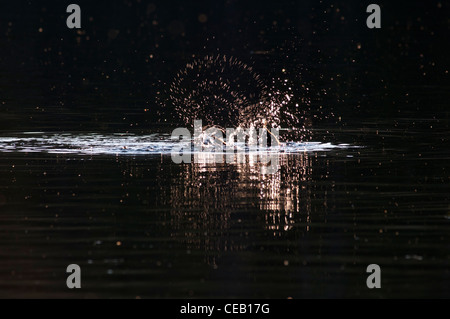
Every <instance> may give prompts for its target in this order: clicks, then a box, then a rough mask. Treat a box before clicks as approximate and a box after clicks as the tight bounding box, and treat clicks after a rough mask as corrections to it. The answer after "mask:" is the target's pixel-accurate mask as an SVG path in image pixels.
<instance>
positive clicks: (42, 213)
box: [0, 0, 450, 298]
mask: <svg viewBox="0 0 450 319" xmlns="http://www.w3.org/2000/svg"><path fill="white" fill-rule="evenodd" d="M77 3H78V4H80V6H81V7H82V12H83V20H82V26H83V27H82V29H81V30H71V29H68V28H66V27H65V21H66V18H67V14H66V6H67V5H68V4H69V3H65V2H64V1H61V2H58V4H56V2H55V1H44V0H42V1H37V0H29V1H14V2H8V3H7V5H6V2H5V3H4V4H3V5H0V298H21V297H27V298H28V297H33V298H48V297H58V298H65V297H82V298H95V297H97V298H98V297H100V298H103V297H108V298H110V297H111V298H120V297H124V298H136V297H141V298H219V297H225V298H288V297H292V298H305V297H313V298H327V297H329V298H346V297H371V298H372V297H373V298H390V297H392V298H419V297H425V298H449V297H450V270H449V269H450V268H449V266H450V241H449V240H450V235H449V230H450V165H449V163H450V150H449V146H450V143H449V132H450V126H449V124H450V113H449V110H450V109H449V101H450V89H449V88H450V81H449V73H448V71H449V66H450V55H449V54H448V52H449V41H448V39H449V36H448V35H449V34H450V24H449V20H448V17H449V12H450V7H449V5H448V3H447V2H445V1H438V2H434V1H429V2H428V1H408V2H406V1H405V2H402V1H398V2H397V1H396V2H395V3H394V2H392V1H381V0H380V1H379V3H380V5H381V6H382V10H383V13H382V17H383V18H382V19H383V20H382V28H381V29H377V30H370V29H368V28H367V27H366V25H365V20H366V18H367V14H366V6H367V5H368V3H365V2H361V1H355V2H354V3H353V4H350V2H349V1H339V0H336V1H331V0H330V1H320V2H318V1H277V2H276V3H275V2H272V1H245V2H244V1H234V0H230V1H225V2H220V1H213V2H211V1H196V2H195V4H194V3H193V4H191V3H189V4H188V3H187V2H186V3H182V2H178V3H176V2H174V1H164V2H161V1H154V3H150V4H149V3H148V2H145V1H128V0H124V1H122V0H117V1H96V2H92V1H81V0H80V1H78V2H77ZM205 19H206V20H205ZM225 55H226V56H232V57H234V59H236V61H242V63H243V64H245V65H246V68H245V71H246V72H247V71H248V70H249V67H251V68H252V71H251V72H255V74H258V76H259V77H258V79H259V80H260V81H261V82H264V85H265V89H264V93H267V94H272V93H274V94H275V92H278V93H279V94H280V96H284V95H285V93H286V92H289V94H292V97H289V98H286V100H288V102H289V103H288V104H287V105H286V107H287V108H288V109H289V110H290V112H291V113H292V114H295V115H297V116H298V117H302V121H303V122H300V123H299V125H302V124H305V126H307V128H308V131H310V133H311V134H310V135H311V138H312V140H311V141H312V142H318V143H319V142H320V143H329V144H327V145H334V146H337V145H339V144H348V145H347V146H344V147H338V148H329V147H327V148H312V149H311V148H309V149H308V150H306V151H301V150H298V151H297V152H295V153H293V154H280V170H279V171H278V173H276V174H274V175H267V176H262V175H261V174H260V167H259V164H257V163H251V162H250V161H248V162H246V163H245V164H211V163H210V164H205V163H204V164H200V163H199V164H184V165H176V164H174V163H173V162H172V160H171V157H170V155H169V154H168V152H160V153H159V152H146V148H145V147H144V148H143V149H140V146H139V143H141V142H142V141H141V140H140V138H141V137H145V136H147V137H148V136H161V135H158V134H161V133H165V134H170V133H171V132H172V130H173V129H174V128H176V127H178V126H179V125H180V123H179V122H176V120H175V117H174V114H173V113H174V105H172V106H171V105H167V104H170V103H165V102H167V101H171V99H170V94H171V93H170V92H169V91H170V90H169V88H171V86H170V85H171V83H173V82H171V81H172V80H173V78H174V77H175V75H176V74H177V72H179V71H180V70H183V68H186V65H187V63H190V62H192V60H193V59H194V58H195V59H198V58H200V59H202V57H205V56H225ZM233 61H234V60H233ZM239 65H241V64H239ZM247 66H248V67H247ZM199 69H200V68H199ZM224 69H226V68H225V67H224ZM209 70H212V71H211V72H212V73H213V76H212V77H211V79H213V83H215V84H214V85H215V86H208V85H206V86H203V87H202V90H198V86H196V85H195V84H196V82H195V79H196V78H197V74H190V73H189V74H187V75H186V76H185V78H183V81H181V80H180V81H179V82H176V83H175V84H176V85H179V86H180V87H176V89H178V93H179V92H184V93H186V92H187V93H188V94H189V92H190V90H193V89H197V94H196V95H195V94H194V95H193V96H194V98H192V100H189V101H188V102H189V104H186V107H187V109H186V110H184V113H183V114H188V115H189V114H190V108H192V107H195V105H197V104H196V103H197V99H198V100H199V101H201V102H202V103H204V104H205V105H207V106H209V107H212V108H213V107H215V106H216V105H215V104H214V105H209V104H208V103H209V102H210V101H213V102H214V101H216V102H217V101H222V100H221V99H223V98H227V99H229V100H227V101H226V102H228V104H229V105H234V104H233V103H234V102H236V101H234V100H233V98H236V96H237V95H236V94H231V93H235V92H231V89H228V88H229V87H231V86H229V85H228V86H224V85H223V83H225V82H226V81H228V80H230V79H231V80H230V81H231V82H229V83H231V84H233V85H232V86H233V87H237V88H239V90H237V89H236V90H237V91H238V93H239V96H238V98H239V101H240V102H241V103H242V99H241V97H246V95H247V94H248V95H249V96H251V97H253V99H257V98H259V96H258V93H261V92H258V87H251V88H250V89H249V91H254V92H246V89H245V90H244V89H242V88H243V87H244V88H246V87H247V86H248V85H247V86H245V85H244V86H243V85H242V84H245V83H242V81H243V80H242V79H239V74H240V73H239V72H243V71H242V70H243V69H239V68H238V69H237V70H234V71H233V72H234V73H233V72H231V71H230V72H228V73H227V70H221V71H219V72H216V70H215V69H214V65H213V66H212V67H210V69H209ZM198 72H201V71H198ZM193 73H194V72H193ZM236 74H237V75H236ZM201 75H202V76H203V78H205V79H206V80H208V79H210V74H201ZM251 75H252V76H253V75H254V74H253V73H251ZM223 79H225V80H223ZM234 80H235V82H233V81H234ZM259 80H258V81H259ZM221 81H224V82H223V83H222V82H221ZM240 81H241V82H240ZM186 83H187V84H186ZM205 83H206V82H205ZM247 84H248V83H247ZM183 85H185V86H186V87H184V86H183ZM288 87H289V88H290V89H288ZM216 89H217V90H219V89H223V91H221V92H223V93H224V94H222V95H221V94H216V93H217V92H216ZM286 90H288V91H286ZM250 93H251V94H250ZM172 94H173V92H172ZM255 94H256V95H255ZM217 95H220V96H217ZM224 96H225V97H224ZM183 98H185V95H183V94H181V93H179V96H175V97H172V101H177V102H178V101H182V100H183ZM236 100H237V98H236ZM297 105H298V106H297ZM176 106H177V107H182V106H183V105H176ZM225 111H226V110H225ZM263 113H264V112H263ZM182 124H183V123H182ZM30 132H31V133H32V134H29V133H30ZM33 132H34V133H33ZM25 133H28V134H25ZM117 133H126V134H134V136H135V137H136V139H135V140H133V143H134V144H133V145H132V147H133V150H137V151H136V152H130V151H129V148H130V145H129V144H127V146H128V148H127V151H125V148H124V147H123V146H124V145H121V142H120V141H119V142H118V143H116V144H117V145H116V144H115V143H112V142H111V141H115V140H114V139H110V140H108V139H107V138H106V139H103V138H98V136H113V134H117ZM55 134H56V136H58V141H59V142H61V140H65V142H64V143H66V144H64V143H63V144H64V145H63V146H61V144H58V143H59V142H58V143H56V142H55V140H54V139H53V140H52V141H51V143H50V141H49V140H48V139H43V140H39V141H37V142H36V141H34V142H30V140H26V137H27V136H31V137H36V136H42V135H46V136H55ZM92 134H97V135H95V136H97V137H96V138H95V141H96V143H99V144H98V145H97V146H98V147H100V148H101V147H103V146H105V144H104V143H106V144H108V143H109V144H108V145H107V147H106V149H107V151H105V152H103V151H99V148H98V147H97V148H96V149H95V150H96V151H92V152H90V151H89V150H87V149H86V146H89V143H91V142H92V139H91V137H92V136H93V135H92ZM152 134H156V135H152ZM80 136H83V138H78V139H75V138H74V137H80ZM100 139H102V141H100ZM67 141H68V142H67ZM296 142H302V141H300V140H297V141H296ZM27 143H31V146H33V147H31V148H30V144H27ZM33 143H34V144H33ZM36 143H37V144H36ZM67 143H68V144H67ZM111 144H114V145H111ZM36 145H37V146H38V147H36ZM67 145H69V146H70V149H71V151H68V148H67ZM99 145H100V146H99ZM59 147H61V148H62V149H63V150H61V149H60V148H59ZM79 148H82V149H83V151H77V150H79ZM111 150H113V151H111ZM114 150H117V152H116V151H114ZM69 264H78V265H80V267H81V271H82V289H78V290H70V289H68V288H67V286H66V278H67V276H68V274H66V268H67V266H68V265H69ZM369 264H378V265H379V266H380V267H381V284H382V288H381V289H374V290H370V289H368V288H367V286H366V278H367V276H368V274H367V273H366V268H367V266H368V265H369Z"/></svg>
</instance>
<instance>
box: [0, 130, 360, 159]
mask: <svg viewBox="0 0 450 319" xmlns="http://www.w3.org/2000/svg"><path fill="white" fill-rule="evenodd" d="M177 146H179V141H177V140H174V139H172V138H171V136H170V135H169V134H151V135H133V134H110V135H102V134H95V133H92V134H70V133H62V134H43V133H21V134H17V135H16V136H14V137H0V153H13V152H19V153H49V154H73V155H123V156H135V155H152V154H155V155H170V154H171V153H172V151H173V150H174V148H175V147H177ZM354 147H355V146H350V145H348V144H336V145H335V144H331V143H320V142H288V143H286V144H285V145H284V147H283V148H270V147H268V148H267V149H264V150H261V149H260V150H259V151H270V152H271V153H280V154H282V153H286V154H287V153H305V152H327V151H332V150H336V149H349V148H354Z"/></svg>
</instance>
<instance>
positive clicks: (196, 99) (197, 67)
mask: <svg viewBox="0 0 450 319" xmlns="http://www.w3.org/2000/svg"><path fill="white" fill-rule="evenodd" d="M274 81H288V80H281V79H272V82H274ZM273 87H274V86H272V87H269V86H268V85H267V84H266V83H265V81H264V80H263V79H262V78H261V76H260V75H259V74H257V73H256V72H255V71H254V70H253V68H252V67H251V66H249V65H247V64H245V63H243V62H241V61H239V60H238V59H236V58H234V57H228V56H226V55H215V56H205V57H204V58H200V59H197V60H194V61H192V62H190V63H188V64H187V65H186V66H185V67H184V68H183V69H181V70H180V71H179V72H178V73H177V74H176V76H175V77H174V79H173V81H172V83H171V84H170V85H169V89H168V90H169V92H168V93H169V94H168V99H167V100H166V101H165V102H164V106H165V107H169V108H171V109H174V110H175V113H176V116H177V117H179V118H180V119H181V121H182V122H183V123H184V124H185V125H187V126H192V124H193V122H194V120H202V121H203V125H205V126H219V127H222V128H227V127H233V128H235V127H243V128H249V127H252V126H254V127H257V128H258V127H260V128H261V127H269V128H289V129H296V130H297V131H298V132H304V131H305V127H304V126H303V125H302V124H301V122H300V119H299V117H297V115H296V114H294V112H292V111H291V110H290V107H289V106H290V105H291V104H292V105H295V104H297V105H298V101H295V99H294V96H293V94H292V92H291V91H290V89H286V92H285V91H283V90H280V89H273ZM292 105H291V106H292ZM296 109H298V107H297V108H296Z"/></svg>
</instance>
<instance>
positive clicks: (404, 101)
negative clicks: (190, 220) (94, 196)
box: [0, 0, 450, 132]
mask: <svg viewBox="0 0 450 319" xmlns="http://www.w3.org/2000/svg"><path fill="white" fill-rule="evenodd" d="M72 2H73V1H72ZM371 2H373V1H350V2H348V1H320V2H319V1H233V0H229V1H195V2H192V3H191V2H189V3H188V2H181V1H95V2H93V1H77V2H76V3H77V4H78V5H80V7H81V11H82V28H81V29H80V30H77V29H73V30H71V29H68V28H67V27H66V19H67V17H68V15H69V14H68V13H66V8H67V5H68V4H70V3H71V1H58V2H56V1H37V0H36V1H9V2H2V4H1V5H0V112H1V116H0V129H1V131H3V132H11V131H14V132H16V131H27V130H38V131H40V130H44V131H79V130H82V131H125V130H135V129H138V130H140V131H142V132H148V131H149V130H152V129H154V128H156V127H157V122H160V121H165V120H166V121H168V122H171V121H172V120H173V118H172V115H171V114H170V112H168V111H167V110H166V109H165V107H164V105H163V104H164V101H166V100H167V96H166V95H167V87H168V84H169V83H170V82H171V80H172V78H173V77H174V75H175V74H176V72H177V71H178V70H179V69H180V68H182V67H183V66H184V65H185V64H186V63H187V62H189V61H192V60H193V56H195V57H202V56H205V55H209V54H226V55H231V56H234V57H236V58H238V59H239V60H241V61H243V62H244V63H247V64H248V65H251V66H253V67H254V69H255V71H256V72H258V73H259V74H260V75H261V77H262V78H265V79H268V81H270V79H272V78H276V77H278V76H280V72H281V71H280V70H281V69H282V68H285V69H286V70H287V73H288V76H290V77H291V78H292V79H294V82H295V83H297V87H298V88H300V87H301V85H304V86H305V87H307V88H308V89H309V90H308V91H306V90H304V88H303V89H298V92H296V93H297V97H298V98H299V95H303V96H306V95H307V96H308V98H309V99H310V100H311V103H310V105H308V108H310V110H311V112H313V113H315V112H317V111H318V110H319V109H320V108H321V107H322V108H324V111H323V112H325V113H329V114H331V113H334V114H335V115H336V118H338V117H341V122H340V123H339V125H341V126H344V125H347V124H349V123H350V124H351V123H352V122H356V123H358V124H360V122H361V121H364V119H365V118H366V117H371V118H380V119H387V118H390V117H393V116H398V115H399V114H400V115H402V114H403V113H405V114H407V113H408V112H416V113H417V112H419V113H421V112H422V113H428V114H433V112H442V111H444V117H446V118H448V112H447V109H448V107H447V98H445V97H444V95H446V94H448V92H447V91H448V85H449V75H448V69H449V60H450V58H449V53H448V48H449V41H448V39H449V35H450V33H449V25H450V23H449V16H450V15H449V13H450V5H449V3H448V1H395V3H394V1H378V2H377V3H378V4H379V5H380V6H381V10H382V28H381V29H372V30H371V29H368V28H367V27H366V18H367V16H368V14H367V13H366V7H367V5H368V4H370V3H371ZM201 15H203V16H201ZM205 20H206V21H205ZM262 51H267V52H269V53H267V54H258V52H262ZM161 101H163V102H162V103H161ZM336 118H335V119H334V120H333V121H337V120H336Z"/></svg>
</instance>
